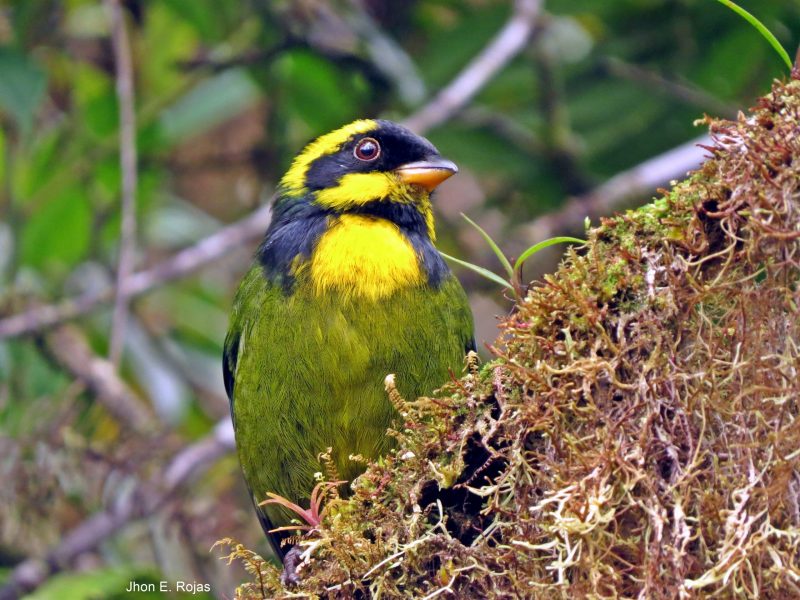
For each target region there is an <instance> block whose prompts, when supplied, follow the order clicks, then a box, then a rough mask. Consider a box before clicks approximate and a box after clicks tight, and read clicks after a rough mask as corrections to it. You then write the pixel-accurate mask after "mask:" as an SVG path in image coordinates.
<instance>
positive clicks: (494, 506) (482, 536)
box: [240, 81, 800, 598]
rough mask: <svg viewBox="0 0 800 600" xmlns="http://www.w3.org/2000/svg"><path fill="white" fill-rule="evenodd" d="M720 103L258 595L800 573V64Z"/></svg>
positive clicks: (629, 590) (752, 579) (641, 586)
mask: <svg viewBox="0 0 800 600" xmlns="http://www.w3.org/2000/svg"><path fill="white" fill-rule="evenodd" d="M708 124H709V126H710V129H711V133H712V137H713V139H714V143H715V145H714V147H713V148H709V153H710V154H711V157H710V159H709V160H708V161H707V162H706V163H705V165H704V166H703V167H702V169H701V170H699V171H698V172H696V173H694V174H692V175H691V176H690V177H689V178H688V179H686V180H685V181H683V182H681V183H678V184H677V185H675V186H674V187H673V188H672V189H671V190H670V191H665V192H664V195H663V197H662V198H660V199H658V200H655V201H654V202H653V203H651V204H649V205H647V206H645V207H643V208H641V209H639V210H636V211H631V212H628V213H626V214H624V215H620V216H617V217H613V218H608V219H605V220H604V221H603V222H602V224H601V226H600V227H598V228H596V229H594V230H592V231H590V232H589V242H588V243H587V244H586V246H585V247H584V248H582V249H577V250H570V251H569V254H568V256H567V257H566V259H565V260H564V262H563V264H562V266H561V267H560V268H559V270H558V271H557V272H555V273H554V274H552V275H551V276H548V277H546V278H545V280H544V281H543V282H540V283H537V284H535V285H534V287H533V288H532V289H531V291H530V292H529V293H528V295H527V297H526V298H525V299H524V301H522V302H521V303H520V304H519V306H518V307H517V309H516V311H515V312H514V314H513V315H512V316H511V317H510V318H509V319H508V320H507V321H506V322H505V324H504V334H503V337H502V339H501V343H499V344H498V346H499V347H501V348H503V349H502V350H501V351H499V352H498V358H497V359H496V360H495V361H493V362H492V363H489V364H487V365H484V366H483V368H482V369H481V370H480V371H477V372H474V371H473V372H469V373H467V374H466V375H465V376H464V377H463V378H462V379H461V380H459V381H457V382H453V383H451V384H450V385H448V386H447V387H445V388H444V389H443V390H442V391H441V393H440V394H439V395H438V396H437V397H436V398H430V399H420V400H418V401H416V402H406V403H405V406H406V408H407V410H406V411H404V412H405V415H404V417H403V419H404V423H402V424H400V423H399V424H398V427H397V430H396V431H395V432H394V435H395V437H396V438H397V450H396V451H395V452H394V453H393V454H392V455H391V456H389V457H386V458H385V459H384V460H383V461H382V462H381V463H379V464H376V465H371V466H370V467H369V469H368V470H367V472H366V473H365V475H363V476H362V477H361V478H359V479H358V480H357V481H356V482H355V484H354V495H353V497H352V498H351V499H349V500H342V501H336V502H335V503H334V504H332V505H331V506H329V509H328V511H327V518H326V519H324V522H323V526H322V527H321V528H320V529H319V530H317V531H315V532H314V533H313V534H311V535H310V536H309V537H307V538H305V539H304V540H303V541H301V545H302V546H303V547H304V548H306V549H307V552H306V555H307V559H308V560H307V563H306V564H305V565H303V566H302V568H301V571H300V572H301V575H302V578H303V581H302V582H301V584H300V585H299V587H297V588H294V589H292V590H291V591H287V590H283V589H282V588H280V587H279V583H278V577H277V574H276V572H274V570H273V569H274V568H273V567H271V566H269V565H267V564H264V563H261V564H260V565H259V566H257V567H256V568H255V569H254V570H253V572H254V573H256V574H259V575H260V578H259V579H258V581H257V582H256V583H254V584H247V585H245V586H243V587H242V588H241V589H240V596H241V597H257V598H260V597H265V596H266V597H281V596H282V595H284V596H285V595H289V594H291V595H293V597H296V596H294V595H296V594H299V595H303V594H307V595H308V596H310V597H323V598H326V597H371V598H378V597H381V598H401V597H402V598H405V597H408V598H435V597H448V595H449V597H459V598H500V597H502V598H508V597H520V598H521V597H525V598H530V597H541V598H553V597H564V598H576V597H586V596H589V595H591V596H592V597H598V598H612V597H629V598H635V597H647V598H676V597H692V596H694V595H697V594H710V593H717V594H719V595H720V597H748V598H751V597H761V598H768V597H776V598H777V597H786V595H787V594H788V595H800V566H798V565H800V556H798V553H799V552H800V450H798V448H800V419H798V402H800V378H798V369H800V309H798V306H800V285H798V281H799V279H800V137H799V136H798V135H797V132H798V131H800V81H791V82H790V83H788V84H776V85H775V86H774V89H773V91H772V93H771V94H770V95H769V96H767V97H765V98H763V99H761V100H760V101H759V103H758V106H757V107H756V108H755V109H754V110H753V112H752V113H751V114H750V115H748V116H740V118H739V119H738V121H735V122H729V121H711V120H709V122H708ZM247 558H248V560H250V561H252V558H253V557H252V556H251V555H249V554H248V556H247ZM251 564H252V562H251Z"/></svg>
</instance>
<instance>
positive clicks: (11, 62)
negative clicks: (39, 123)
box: [0, 47, 47, 136]
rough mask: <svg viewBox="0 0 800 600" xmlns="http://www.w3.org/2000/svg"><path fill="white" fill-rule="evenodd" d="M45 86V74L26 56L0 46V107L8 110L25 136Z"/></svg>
mask: <svg viewBox="0 0 800 600" xmlns="http://www.w3.org/2000/svg"><path fill="white" fill-rule="evenodd" d="M46 86H47V75H46V74H45V72H44V71H43V70H42V69H41V68H40V67H39V66H38V65H37V64H36V63H35V62H34V61H33V60H32V59H31V58H30V57H29V56H26V55H25V54H22V53H21V52H19V51H17V50H14V49H13V48H9V47H0V108H3V109H4V110H5V111H6V112H8V113H9V114H10V115H11V116H12V117H13V118H14V120H15V121H16V122H17V126H18V127H19V129H20V131H21V132H22V134H23V136H26V135H27V134H28V132H29V131H30V128H31V124H32V123H33V116H34V115H35V114H36V110H37V109H38V108H39V104H40V103H41V101H42V98H43V97H44V92H45V89H46Z"/></svg>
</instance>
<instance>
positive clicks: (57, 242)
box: [20, 188, 92, 269]
mask: <svg viewBox="0 0 800 600" xmlns="http://www.w3.org/2000/svg"><path fill="white" fill-rule="evenodd" d="M91 229H92V211H91V209H90V207H89V203H88V202H87V200H86V196H85V194H84V193H83V191H82V190H80V189H77V188H72V189H66V190H64V191H63V192H62V193H61V194H60V195H59V196H58V197H56V198H54V199H53V200H51V201H50V202H48V203H47V204H45V205H44V206H42V207H41V208H40V209H39V210H37V211H36V212H35V213H34V214H32V215H30V217H29V218H28V220H27V221H26V222H25V224H24V226H23V228H22V235H21V237H22V240H21V253H20V259H21V262H22V263H23V264H25V265H28V266H32V267H36V268H40V269H41V268H48V269H52V268H64V267H70V266H73V265H74V264H75V263H77V262H78V260H80V259H81V258H82V257H83V256H84V254H85V252H86V249H87V247H88V244H89V236H90V233H91Z"/></svg>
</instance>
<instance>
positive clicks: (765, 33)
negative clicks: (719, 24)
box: [717, 0, 792, 71]
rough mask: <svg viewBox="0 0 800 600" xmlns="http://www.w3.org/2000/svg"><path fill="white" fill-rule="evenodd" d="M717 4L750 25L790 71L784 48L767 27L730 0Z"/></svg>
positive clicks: (789, 62) (719, 0)
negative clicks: (728, 9)
mask: <svg viewBox="0 0 800 600" xmlns="http://www.w3.org/2000/svg"><path fill="white" fill-rule="evenodd" d="M717 2H719V3H720V4H724V5H725V6H727V7H728V8H730V9H731V10H732V11H733V12H735V13H736V14H737V15H739V16H740V17H742V18H743V19H744V20H745V21H747V22H748V23H750V25H752V26H753V27H755V29H756V31H758V33H760V34H761V36H762V37H763V38H764V39H765V40H767V42H769V44H770V46H772V47H773V48H774V49H775V52H777V53H778V56H780V57H781V58H782V59H783V62H784V63H786V66H787V67H788V68H789V70H790V71H791V69H792V59H791V58H789V54H788V53H787V52H786V50H785V49H784V47H783V46H781V43H780V42H779V41H778V40H777V39H776V38H775V36H774V35H773V34H772V32H771V31H770V30H769V29H767V27H766V26H765V25H764V24H763V23H762V22H761V21H759V20H758V19H757V18H756V17H755V15H753V14H752V13H749V12H747V11H746V10H745V9H743V8H742V7H741V6H739V5H738V4H736V3H735V2H731V0H717Z"/></svg>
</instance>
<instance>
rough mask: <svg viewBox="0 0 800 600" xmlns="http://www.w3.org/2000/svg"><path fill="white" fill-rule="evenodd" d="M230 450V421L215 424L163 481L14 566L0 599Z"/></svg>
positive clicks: (149, 510) (152, 507) (11, 599)
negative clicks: (40, 555)
mask: <svg viewBox="0 0 800 600" xmlns="http://www.w3.org/2000/svg"><path fill="white" fill-rule="evenodd" d="M233 448H234V440H233V428H232V426H231V422H230V420H228V419H224V420H222V421H220V422H219V423H217V425H216V426H215V427H214V430H213V432H212V433H210V434H209V435H208V436H206V437H205V438H203V439H201V440H199V441H198V442H195V443H194V444H191V445H189V446H187V447H186V448H185V449H184V450H183V451H181V452H180V453H179V454H178V455H177V456H176V457H175V458H174V459H172V462H171V463H170V464H169V465H168V466H167V468H166V470H165V471H164V474H163V476H162V477H161V478H159V479H157V480H156V481H153V482H150V483H147V484H144V483H143V484H141V485H137V486H135V489H136V491H135V492H132V493H130V494H128V495H126V496H124V497H122V498H120V499H119V500H118V501H117V502H115V503H114V505H113V506H110V507H109V508H107V509H106V510H104V511H102V512H99V513H96V514H94V515H92V516H91V517H89V518H88V519H87V520H85V521H84V522H83V523H81V524H80V525H78V526H77V527H75V528H74V529H73V530H72V531H70V532H69V533H68V534H67V535H66V536H65V537H64V539H63V540H62V541H61V543H59V544H58V545H57V546H56V547H55V548H53V549H52V550H51V551H50V552H48V553H47V555H46V556H45V557H44V558H43V559H38V558H29V559H27V560H25V561H23V562H22V563H20V564H19V565H17V566H16V567H15V568H14V570H13V571H12V572H11V574H10V575H9V577H8V579H7V580H6V582H5V584H4V585H3V587H1V588H0V600H16V599H17V598H20V597H21V596H22V595H23V594H27V593H28V592H30V591H31V590H34V589H36V588H37V587H39V586H40V585H42V583H44V582H45V581H46V580H47V579H48V578H49V577H50V576H52V575H54V574H55V573H57V572H58V571H61V570H63V569H65V568H66V567H68V566H69V565H70V563H72V561H73V560H74V559H75V558H76V557H78V556H79V555H80V554H83V553H84V552H87V551H89V550H92V549H93V548H96V547H97V546H98V545H99V544H100V543H102V542H103V541H105V540H106V539H107V538H109V537H111V536H112V535H114V534H115V533H116V532H117V531H119V530H120V529H121V528H122V527H124V526H125V525H127V524H128V523H130V522H132V521H135V520H137V519H142V518H145V517H147V516H150V515H152V514H153V513H155V512H156V511H157V510H159V509H160V508H161V507H162V506H163V505H164V504H165V503H166V502H167V501H168V500H169V499H170V497H171V495H172V494H173V493H174V492H175V491H176V490H177V489H178V488H179V487H180V486H181V485H183V484H184V483H186V482H187V481H188V479H189V478H190V477H191V476H192V475H193V474H194V473H196V472H198V471H200V470H204V469H207V468H208V467H209V466H211V465H212V464H213V463H214V462H215V461H216V460H217V459H219V458H221V457H222V456H224V455H225V454H227V453H228V452H229V451H231V450H232V449H233Z"/></svg>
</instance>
